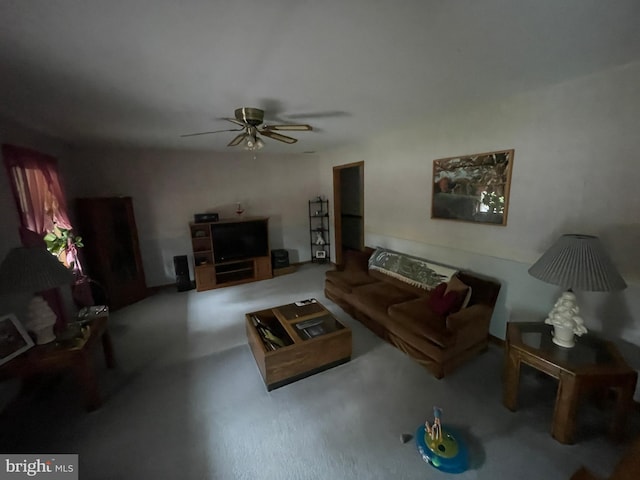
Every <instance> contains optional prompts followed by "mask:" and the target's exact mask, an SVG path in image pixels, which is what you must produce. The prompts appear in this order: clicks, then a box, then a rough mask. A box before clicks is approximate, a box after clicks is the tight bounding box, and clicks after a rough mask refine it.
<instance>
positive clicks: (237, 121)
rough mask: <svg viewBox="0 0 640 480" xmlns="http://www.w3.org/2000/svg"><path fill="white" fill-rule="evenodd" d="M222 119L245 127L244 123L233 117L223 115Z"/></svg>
mask: <svg viewBox="0 0 640 480" xmlns="http://www.w3.org/2000/svg"><path fill="white" fill-rule="evenodd" d="M224 120H227V121H229V122H231V123H235V124H236V125H240V126H241V127H246V124H245V123H242V122H241V121H240V120H236V119H235V118H231V117H224Z"/></svg>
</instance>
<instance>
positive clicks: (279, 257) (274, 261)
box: [271, 248, 289, 268]
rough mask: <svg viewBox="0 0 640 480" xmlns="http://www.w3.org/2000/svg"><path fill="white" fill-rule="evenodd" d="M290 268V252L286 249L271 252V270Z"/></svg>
mask: <svg viewBox="0 0 640 480" xmlns="http://www.w3.org/2000/svg"><path fill="white" fill-rule="evenodd" d="M288 266H289V252H288V251H286V250H285V249H282V248H281V249H275V250H271V268H285V267H288Z"/></svg>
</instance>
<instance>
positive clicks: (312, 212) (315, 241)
mask: <svg viewBox="0 0 640 480" xmlns="http://www.w3.org/2000/svg"><path fill="white" fill-rule="evenodd" d="M309 239H310V241H311V261H312V262H315V263H325V262H328V261H329V252H330V249H329V247H330V245H331V244H330V243H329V240H330V236H329V200H322V198H320V197H318V198H317V199H315V200H309ZM320 239H322V240H320Z"/></svg>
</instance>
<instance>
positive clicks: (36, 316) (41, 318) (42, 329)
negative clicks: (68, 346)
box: [25, 295, 56, 345]
mask: <svg viewBox="0 0 640 480" xmlns="http://www.w3.org/2000/svg"><path fill="white" fill-rule="evenodd" d="M55 324H56V314H55V313H53V310H51V307H49V304H48V303H47V302H46V301H45V300H44V298H42V297H41V296H39V295H36V296H35V297H33V298H32V299H31V301H30V302H29V306H28V308H27V321H26V322H25V327H26V329H27V330H29V331H30V332H32V333H33V334H34V335H35V337H36V338H35V342H36V344H37V345H42V344H45V343H50V342H53V341H54V340H55V339H56V335H55V333H54V332H53V327H54V325H55Z"/></svg>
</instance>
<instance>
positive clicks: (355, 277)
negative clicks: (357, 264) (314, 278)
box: [325, 270, 378, 293]
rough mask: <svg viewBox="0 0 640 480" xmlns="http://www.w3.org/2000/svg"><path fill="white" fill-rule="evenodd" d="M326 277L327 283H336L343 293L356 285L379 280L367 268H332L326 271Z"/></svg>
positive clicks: (348, 291)
mask: <svg viewBox="0 0 640 480" xmlns="http://www.w3.org/2000/svg"><path fill="white" fill-rule="evenodd" d="M325 278H326V281H327V283H331V284H333V285H335V286H336V287H337V288H338V289H340V290H342V292H343V293H350V292H351V290H352V289H353V288H354V287H359V286H360V285H368V284H370V283H376V282H378V280H376V279H375V278H373V277H371V276H370V275H369V274H367V271H366V270H364V271H361V270H348V271H347V270H345V271H342V272H339V271H335V270H330V271H328V272H326V274H325Z"/></svg>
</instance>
